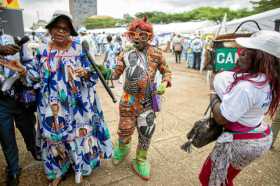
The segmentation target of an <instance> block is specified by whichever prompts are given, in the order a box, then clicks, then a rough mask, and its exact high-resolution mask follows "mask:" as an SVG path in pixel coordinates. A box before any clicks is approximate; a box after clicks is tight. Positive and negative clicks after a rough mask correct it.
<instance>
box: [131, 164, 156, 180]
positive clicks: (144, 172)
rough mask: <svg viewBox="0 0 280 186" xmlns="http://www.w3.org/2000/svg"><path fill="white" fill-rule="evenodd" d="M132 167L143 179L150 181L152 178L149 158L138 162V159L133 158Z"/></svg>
mask: <svg viewBox="0 0 280 186" xmlns="http://www.w3.org/2000/svg"><path fill="white" fill-rule="evenodd" d="M131 169H132V170H133V172H134V173H135V174H136V175H137V176H139V177H140V178H142V179H143V180H145V181H148V180H149V179H150V174H151V167H150V164H149V162H148V161H147V160H146V161H144V162H138V161H137V160H136V159H133V160H132V162H131Z"/></svg>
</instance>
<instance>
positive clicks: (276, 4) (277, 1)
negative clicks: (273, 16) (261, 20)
mask: <svg viewBox="0 0 280 186" xmlns="http://www.w3.org/2000/svg"><path fill="white" fill-rule="evenodd" d="M250 2H251V3H252V4H253V6H254V10H255V12H256V13H260V12H264V11H267V10H272V9H275V8H280V0H258V1H257V0H254V1H250Z"/></svg>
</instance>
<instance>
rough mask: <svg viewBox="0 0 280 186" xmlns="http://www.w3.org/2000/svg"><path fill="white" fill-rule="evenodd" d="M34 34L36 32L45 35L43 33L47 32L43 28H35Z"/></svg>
mask: <svg viewBox="0 0 280 186" xmlns="http://www.w3.org/2000/svg"><path fill="white" fill-rule="evenodd" d="M35 32H38V33H45V32H47V30H46V29H45V28H43V27H39V28H37V29H36V30H35Z"/></svg>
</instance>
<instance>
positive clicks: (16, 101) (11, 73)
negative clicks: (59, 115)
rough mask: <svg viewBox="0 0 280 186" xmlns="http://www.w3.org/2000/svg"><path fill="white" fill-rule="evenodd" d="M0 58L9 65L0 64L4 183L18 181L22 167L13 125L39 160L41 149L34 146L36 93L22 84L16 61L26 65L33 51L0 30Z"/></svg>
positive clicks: (30, 59) (0, 131)
mask: <svg viewBox="0 0 280 186" xmlns="http://www.w3.org/2000/svg"><path fill="white" fill-rule="evenodd" d="M0 60H1V61H4V62H5V63H8V64H10V65H11V68H8V67H4V66H0V76H1V77H0V84H1V90H0V143H1V146H2V150H3V152H4V156H5V159H6V162H7V164H8V166H7V168H6V173H7V179H6V185H7V186H16V185H18V184H19V176H20V172H21V168H20V165H19V152H18V146H17V143H16V136H15V128H14V124H15V126H16V127H17V128H18V129H19V131H20V133H21V135H22V137H23V139H24V142H25V144H26V148H27V150H28V151H30V152H31V153H32V156H33V158H34V159H35V160H40V159H41V157H40V151H39V149H37V147H36V130H35V124H36V118H35V113H34V112H35V110H34V105H33V104H35V93H34V92H33V90H31V89H28V88H27V87H25V86H24V84H23V82H22V81H21V80H20V78H19V76H20V75H21V74H22V72H23V71H22V70H21V69H20V68H17V65H16V62H15V61H20V62H21V63H22V64H24V65H26V64H28V63H30V62H31V61H32V55H31V54H30V53H29V52H28V50H27V47H26V45H24V46H23V47H22V48H20V47H19V46H17V45H16V44H15V43H14V39H13V37H12V36H10V35H5V34H0Z"/></svg>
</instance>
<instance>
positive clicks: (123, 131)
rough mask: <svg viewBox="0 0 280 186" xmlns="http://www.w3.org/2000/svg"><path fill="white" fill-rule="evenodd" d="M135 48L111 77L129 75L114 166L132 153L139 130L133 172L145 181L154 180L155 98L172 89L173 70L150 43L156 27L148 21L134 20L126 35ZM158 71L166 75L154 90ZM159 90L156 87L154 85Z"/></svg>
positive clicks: (124, 57) (118, 64)
mask: <svg viewBox="0 0 280 186" xmlns="http://www.w3.org/2000/svg"><path fill="white" fill-rule="evenodd" d="M126 35H127V37H128V38H129V39H130V40H131V41H132V43H133V44H134V46H133V48H131V49H129V50H128V51H125V52H123V53H121V54H120V55H119V56H118V59H117V66H116V69H115V70H114V71H113V73H112V76H111V78H112V79H113V80H116V79H118V78H119V77H120V76H121V75H122V74H123V73H124V72H125V76H126V78H125V83H124V88H123V89H124V91H123V95H122V97H121V100H120V105H119V110H120V121H119V129H118V136H119V139H118V142H117V144H116V145H115V148H114V156H113V164H114V165H118V164H120V163H121V162H122V160H124V158H125V157H126V156H127V154H128V153H129V150H130V143H131V136H132V134H133V132H134V129H135V128H137V131H138V146H137V150H136V159H134V160H132V169H133V171H134V172H135V173H136V174H137V175H138V176H140V177H141V178H142V179H144V180H149V178H150V164H149V162H148V160H147V152H148V149H149V145H150V142H151V138H152V135H153V133H154V131H155V123H154V120H155V117H156V115H155V111H154V110H153V101H152V100H153V99H152V96H154V95H155V94H159V95H162V94H163V93H164V92H165V89H166V87H170V86H171V71H170V69H169V67H168V65H167V64H166V63H165V60H164V57H163V54H162V52H161V50H160V49H158V48H154V47H152V46H151V45H149V44H148V43H149V42H150V41H151V40H152V38H153V27H152V25H151V24H150V23H148V22H147V19H146V18H144V19H143V20H134V21H133V22H132V23H131V24H130V26H129V28H128V32H127V33H126ZM157 70H159V72H160V73H161V74H162V75H163V78H162V82H161V84H160V85H159V86H158V87H157V88H154V89H153V86H154V79H155V75H156V72H157ZM154 87H155V86H154Z"/></svg>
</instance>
